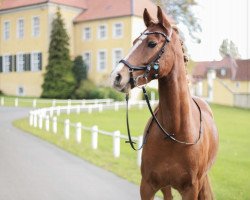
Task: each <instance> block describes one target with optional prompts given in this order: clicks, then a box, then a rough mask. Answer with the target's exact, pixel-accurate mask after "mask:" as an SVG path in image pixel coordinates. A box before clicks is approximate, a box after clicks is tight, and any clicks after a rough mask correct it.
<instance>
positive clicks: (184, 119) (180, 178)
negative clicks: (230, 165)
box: [111, 7, 218, 200]
mask: <svg viewBox="0 0 250 200" xmlns="http://www.w3.org/2000/svg"><path fill="white" fill-rule="evenodd" d="M157 18H158V21H156V22H155V21H154V20H153V19H152V18H151V16H150V15H149V13H148V11H147V10H146V9H145V10H144V14H143V19H144V23H145V25H146V27H147V29H146V30H145V31H144V32H143V33H142V34H141V35H140V36H139V37H138V38H137V39H136V40H135V41H134V44H133V47H132V49H131V50H130V52H129V54H128V55H127V56H126V57H125V58H124V59H123V60H121V61H120V63H119V64H118V66H117V67H116V68H115V69H114V70H113V72H112V74H111V81H112V85H113V87H114V88H115V89H117V90H118V91H121V92H125V93H128V92H129V90H130V89H132V88H133V87H135V86H139V85H143V84H145V83H146V82H149V81H151V80H152V79H158V85H159V89H158V90H159V105H158V107H157V109H156V110H155V111H154V113H155V117H156V118H157V119H158V123H159V124H160V125H161V128H160V126H159V124H157V122H156V121H157V120H156V119H154V118H151V119H150V120H149V122H148V125H147V126H146V129H145V134H146V132H147V141H146V143H145V145H144V147H143V152H142V165H141V173H142V180H141V187H140V192H141V198H142V200H152V199H153V198H154V195H155V193H156V192H157V191H158V190H161V191H162V192H163V195H164V199H165V200H167V199H172V198H173V197H172V193H171V187H172V188H175V189H176V190H177V191H178V192H179V193H180V195H181V196H182V199H188V200H196V199H199V200H211V199H214V198H213V193H212V190H211V186H210V183H209V180H208V170H209V169H210V167H211V166H212V164H213V163H214V161H215V157H216V153H217V149H218V133H217V128H216V125H215V122H214V119H213V114H212V111H211V109H210V107H209V105H208V104H207V103H206V102H205V101H203V100H202V99H200V98H198V97H191V95H190V92H189V89H188V84H187V77H186V70H185V63H184V59H183V57H184V54H183V51H182V44H181V41H180V38H179V34H178V32H177V30H175V29H173V27H172V26H171V25H170V23H169V21H168V19H167V18H166V17H165V15H164V14H163V12H162V10H161V8H160V7H158V12H157ZM170 133H171V134H170ZM163 134H165V135H164V136H163Z"/></svg>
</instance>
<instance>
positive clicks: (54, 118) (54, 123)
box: [52, 117, 57, 133]
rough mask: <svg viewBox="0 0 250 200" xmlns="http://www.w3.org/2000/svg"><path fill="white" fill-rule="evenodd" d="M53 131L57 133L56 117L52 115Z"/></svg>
mask: <svg viewBox="0 0 250 200" xmlns="http://www.w3.org/2000/svg"><path fill="white" fill-rule="evenodd" d="M52 131H53V133H57V118H56V117H53V130H52Z"/></svg>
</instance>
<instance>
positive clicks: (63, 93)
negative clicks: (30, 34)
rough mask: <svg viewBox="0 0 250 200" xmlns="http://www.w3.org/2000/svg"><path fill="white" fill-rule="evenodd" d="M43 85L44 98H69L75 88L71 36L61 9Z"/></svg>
mask: <svg viewBox="0 0 250 200" xmlns="http://www.w3.org/2000/svg"><path fill="white" fill-rule="evenodd" d="M46 70H47V71H46V73H45V76H44V83H43V85H42V88H43V92H42V95H41V96H42V97H44V98H61V99H66V98H69V97H70V96H71V94H72V92H73V91H74V88H75V79H74V75H73V73H72V61H71V60H70V55H69V36H68V34H67V32H66V29H65V28H64V22H63V19H62V16H61V13H60V9H58V10H57V12H56V18H55V19H54V20H53V22H52V31H51V35H50V45H49V60H48V65H47V66H46Z"/></svg>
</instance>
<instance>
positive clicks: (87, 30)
mask: <svg viewBox="0 0 250 200" xmlns="http://www.w3.org/2000/svg"><path fill="white" fill-rule="evenodd" d="M83 39H84V40H90V39H91V30H90V27H85V28H84V29H83Z"/></svg>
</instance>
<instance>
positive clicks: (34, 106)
mask: <svg viewBox="0 0 250 200" xmlns="http://www.w3.org/2000/svg"><path fill="white" fill-rule="evenodd" d="M32 106H33V108H36V99H33V103H32Z"/></svg>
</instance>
